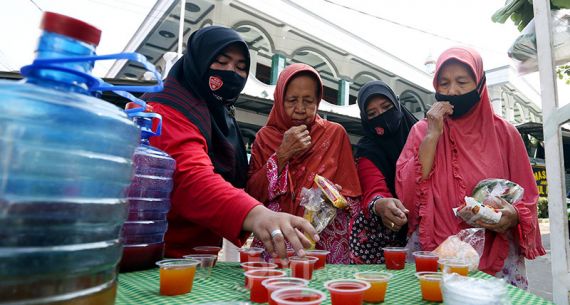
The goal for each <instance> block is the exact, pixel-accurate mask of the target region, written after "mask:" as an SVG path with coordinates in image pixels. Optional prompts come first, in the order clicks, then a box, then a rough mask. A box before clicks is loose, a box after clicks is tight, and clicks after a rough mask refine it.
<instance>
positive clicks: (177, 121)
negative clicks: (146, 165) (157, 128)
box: [149, 102, 260, 257]
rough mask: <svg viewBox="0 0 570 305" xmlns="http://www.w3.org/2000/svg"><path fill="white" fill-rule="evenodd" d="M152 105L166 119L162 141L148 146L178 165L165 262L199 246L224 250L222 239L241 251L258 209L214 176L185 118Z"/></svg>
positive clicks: (201, 141)
mask: <svg viewBox="0 0 570 305" xmlns="http://www.w3.org/2000/svg"><path fill="white" fill-rule="evenodd" d="M149 104H150V105H152V107H153V110H154V112H156V113H159V114H160V115H162V126H163V128H162V135H161V136H160V137H152V138H151V139H150V143H151V145H152V146H154V147H156V148H158V149H161V150H163V151H165V152H167V153H168V154H170V156H172V158H174V159H175V160H176V171H175V172H174V189H173V190H172V194H171V196H170V199H171V208H170V212H169V213H168V231H167V232H166V236H165V242H166V252H165V256H166V257H181V256H183V255H186V254H189V253H191V252H192V248H193V247H196V246H221V242H222V237H224V238H226V239H228V240H229V241H231V242H232V243H234V244H236V245H238V246H241V244H242V243H243V242H244V241H245V239H247V237H248V236H249V234H246V232H244V231H242V224H243V221H244V219H245V217H246V215H247V214H248V213H249V211H250V210H251V209H252V208H253V207H255V206H257V205H258V204H260V203H259V202H258V201H257V200H255V199H253V198H252V197H251V196H249V195H248V194H246V193H245V192H244V191H243V190H241V189H236V188H235V187H233V186H232V185H231V184H230V183H228V182H226V181H225V180H224V179H223V178H222V176H220V175H218V174H216V173H214V166H213V165H212V162H211V160H210V158H209V157H208V147H207V144H206V139H205V138H204V136H203V135H202V134H201V133H200V131H199V130H198V128H197V127H196V126H195V125H194V124H192V123H191V122H190V121H188V119H187V118H186V117H185V116H184V115H183V114H182V113H180V112H178V111H177V110H175V109H173V108H171V107H168V106H165V105H161V104H157V103H152V102H151V103H149Z"/></svg>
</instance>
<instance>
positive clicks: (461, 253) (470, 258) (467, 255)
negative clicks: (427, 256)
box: [433, 228, 485, 271]
mask: <svg viewBox="0 0 570 305" xmlns="http://www.w3.org/2000/svg"><path fill="white" fill-rule="evenodd" d="M484 247H485V230H484V229H481V228H470V229H464V230H461V231H459V232H458V233H457V234H455V235H451V236H449V237H448V238H447V239H446V240H445V241H444V242H443V243H441V244H440V245H439V246H438V247H437V248H436V249H435V250H434V251H433V252H434V253H436V254H437V255H438V256H439V258H440V259H460V260H463V261H465V262H466V263H467V264H469V271H474V270H477V267H478V266H479V259H480V258H481V255H483V248H484Z"/></svg>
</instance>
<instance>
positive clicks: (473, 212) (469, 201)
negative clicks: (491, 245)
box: [453, 196, 502, 227]
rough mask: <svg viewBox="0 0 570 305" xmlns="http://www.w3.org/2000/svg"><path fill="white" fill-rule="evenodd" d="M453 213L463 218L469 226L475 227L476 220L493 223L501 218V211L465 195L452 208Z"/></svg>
mask: <svg viewBox="0 0 570 305" xmlns="http://www.w3.org/2000/svg"><path fill="white" fill-rule="evenodd" d="M487 201H488V200H487ZM453 211H454V212H455V215H456V216H458V217H460V218H461V219H463V221H465V222H466V223H468V224H469V225H471V226H474V227H477V224H476V222H477V221H479V220H480V221H483V222H485V223H490V224H495V223H498V222H499V220H501V216H502V213H501V212H498V211H497V210H496V209H495V208H493V207H492V206H491V205H486V204H483V203H481V202H479V201H477V200H475V198H472V197H467V196H465V202H464V203H463V204H462V205H461V206H460V207H458V208H454V209H453Z"/></svg>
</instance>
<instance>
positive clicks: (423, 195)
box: [396, 47, 545, 289]
mask: <svg viewBox="0 0 570 305" xmlns="http://www.w3.org/2000/svg"><path fill="white" fill-rule="evenodd" d="M433 85H434V87H435V90H436V99H437V100H438V102H436V103H434V104H433V106H432V107H431V109H430V110H429V111H428V113H427V118H426V119H424V120H422V121H420V122H418V123H417V124H415V125H414V127H413V128H412V130H411V131H410V134H409V136H408V140H407V142H406V145H405V147H404V150H403V151H402V153H401V155H400V158H399V159H398V162H397V165H396V168H397V169H396V173H397V176H396V193H397V195H398V197H399V198H400V200H401V201H402V202H403V203H404V205H405V206H406V208H407V209H408V210H409V211H410V212H409V215H408V220H409V231H408V233H409V234H411V235H412V237H411V239H410V240H411V241H415V242H412V244H410V246H411V247H412V248H418V247H419V248H421V250H428V251H430V250H434V249H435V248H436V247H437V246H438V245H439V244H440V243H442V242H443V241H445V239H446V238H447V237H448V236H450V235H454V234H456V233H457V232H459V231H460V230H462V229H465V228H468V227H469V226H468V225H467V224H466V223H465V222H463V221H462V220H461V219H460V218H458V217H456V216H455V215H454V213H453V210H452V208H455V207H458V206H459V205H460V204H461V203H462V202H463V198H464V197H465V196H470V195H471V193H472V191H473V188H474V186H475V185H476V184H477V183H478V182H479V181H481V180H483V179H486V178H502V179H507V180H510V181H513V182H515V183H518V184H519V185H520V186H521V187H523V188H524V197H523V198H522V199H521V200H520V201H518V202H516V203H515V204H513V205H510V204H508V203H504V204H503V208H502V209H501V210H500V211H501V212H502V217H501V219H500V221H499V223H497V224H494V225H490V224H483V223H481V224H480V225H481V226H482V227H484V228H485V229H486V235H485V249H484V251H483V256H482V257H481V261H480V264H479V269H480V270H481V271H484V272H486V273H488V274H491V275H495V276H497V277H502V278H505V279H506V280H507V281H508V282H510V283H511V284H513V285H516V286H518V287H520V288H524V289H526V288H527V286H528V283H527V280H526V271H525V268H524V258H527V259H534V258H535V257H537V256H541V255H544V254H545V251H544V248H543V247H542V241H541V238H540V231H539V228H538V219H537V215H536V213H537V208H536V202H537V200H538V190H537V188H536V182H535V180H534V176H533V172H532V169H531V166H530V162H529V159H528V157H527V152H526V149H525V146H524V144H523V141H522V138H521V135H520V134H519V133H518V131H517V130H516V128H515V127H514V126H513V125H511V124H510V123H508V122H507V121H505V120H504V119H502V118H501V117H499V116H497V115H495V114H494V113H493V109H492V107H491V103H490V101H489V95H488V92H487V87H486V84H485V72H484V70H483V61H482V59H481V56H480V55H479V53H477V52H476V51H475V50H472V49H469V48H462V47H456V48H451V49H448V50H446V51H445V52H443V54H441V56H440V57H439V59H438V60H437V68H436V72H435V75H434V80H433Z"/></svg>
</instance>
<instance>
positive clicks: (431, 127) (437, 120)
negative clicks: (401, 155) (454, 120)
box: [418, 102, 453, 180]
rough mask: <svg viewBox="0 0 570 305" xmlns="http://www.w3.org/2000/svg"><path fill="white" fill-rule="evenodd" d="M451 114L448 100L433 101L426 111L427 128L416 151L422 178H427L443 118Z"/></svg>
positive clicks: (441, 129) (441, 131)
mask: <svg viewBox="0 0 570 305" xmlns="http://www.w3.org/2000/svg"><path fill="white" fill-rule="evenodd" d="M451 114H453V106H451V104H450V103H448V102H436V103H434V104H433V105H432V106H431V108H430V109H429V111H428V113H427V121H428V130H427V133H426V135H425V137H424V139H423V140H422V143H421V144H420V149H419V152H418V154H419V159H420V163H421V165H422V179H424V180H425V179H427V178H428V176H429V173H430V172H431V169H432V167H433V160H434V158H435V150H436V148H437V142H438V141H439V137H440V136H441V134H442V133H443V119H444V118H445V117H447V116H449V115H451Z"/></svg>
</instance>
